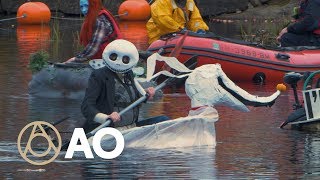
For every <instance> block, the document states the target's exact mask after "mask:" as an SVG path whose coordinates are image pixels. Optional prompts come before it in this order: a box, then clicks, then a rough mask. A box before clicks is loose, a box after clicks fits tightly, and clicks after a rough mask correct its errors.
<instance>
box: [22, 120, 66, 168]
mask: <svg viewBox="0 0 320 180" xmlns="http://www.w3.org/2000/svg"><path fill="white" fill-rule="evenodd" d="M30 130H31V133H30V136H29V138H27V139H28V140H27V143H26V146H25V148H24V149H23V148H22V146H21V143H22V142H21V140H22V138H23V137H24V134H29V133H27V132H28V131H30ZM48 132H54V134H53V135H51V134H49V133H48ZM26 136H27V135H26ZM43 138H44V139H43ZM37 140H38V141H40V140H42V141H43V140H45V143H42V144H41V147H39V146H38V145H37V146H36V148H35V147H33V146H35V144H37V143H36V141H37ZM40 142H41V141H40ZM17 144H18V150H19V153H20V154H21V156H22V157H23V159H24V160H26V161H27V162H29V163H31V164H33V165H45V164H48V163H50V162H52V161H53V160H55V159H56V158H57V156H58V155H59V152H60V149H61V144H62V141H61V136H60V134H59V132H58V130H57V129H56V128H55V127H54V126H53V125H51V124H50V123H47V122H45V121H35V122H32V123H29V124H27V125H26V126H25V127H24V128H23V129H22V130H21V131H20V133H19V136H18V141H17ZM52 150H53V153H52V152H51V151H52Z"/></svg>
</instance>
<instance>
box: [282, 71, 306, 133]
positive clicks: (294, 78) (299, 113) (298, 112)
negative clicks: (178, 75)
mask: <svg viewBox="0 0 320 180" xmlns="http://www.w3.org/2000/svg"><path fill="white" fill-rule="evenodd" d="M302 78H303V75H302V74H300V73H296V72H289V73H286V74H285V75H284V77H283V79H284V82H285V83H287V84H289V85H290V86H291V88H292V90H293V94H294V99H295V104H293V110H294V112H293V113H291V114H290V115H289V117H288V119H287V120H286V121H284V122H283V123H282V124H281V125H280V128H283V127H284V126H286V125H287V124H288V123H289V122H293V121H298V120H300V119H301V118H304V117H305V114H306V113H305V111H304V109H303V108H302V105H301V104H300V101H299V98H298V93H297V86H298V82H299V81H300V80H301V79H302Z"/></svg>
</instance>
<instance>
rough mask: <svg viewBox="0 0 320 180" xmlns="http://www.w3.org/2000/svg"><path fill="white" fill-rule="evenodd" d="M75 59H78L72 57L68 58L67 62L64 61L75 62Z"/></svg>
mask: <svg viewBox="0 0 320 180" xmlns="http://www.w3.org/2000/svg"><path fill="white" fill-rule="evenodd" d="M75 60H76V57H72V58H70V59H68V60H67V61H65V62H63V63H64V64H67V63H73V62H75Z"/></svg>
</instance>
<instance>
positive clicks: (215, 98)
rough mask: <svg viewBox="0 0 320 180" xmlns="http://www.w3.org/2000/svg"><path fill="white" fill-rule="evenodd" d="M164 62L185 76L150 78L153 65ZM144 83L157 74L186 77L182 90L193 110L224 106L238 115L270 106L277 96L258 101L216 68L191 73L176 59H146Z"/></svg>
mask: <svg viewBox="0 0 320 180" xmlns="http://www.w3.org/2000/svg"><path fill="white" fill-rule="evenodd" d="M156 60H158V61H164V62H165V63H167V64H168V65H169V66H170V67H171V68H173V69H175V70H177V71H179V72H184V73H187V74H184V75H180V76H175V75H173V74H171V73H170V72H168V71H160V72H158V73H157V74H155V75H153V76H152V74H153V72H154V68H155V64H156V63H155V62H156ZM147 62H148V65H147V80H148V81H150V80H151V79H153V78H155V77H157V76H159V75H160V74H163V75H166V76H170V77H177V78H181V77H185V76H188V78H187V80H186V83H185V90H186V93H187V95H188V96H189V98H190V99H191V106H192V108H193V109H196V108H199V107H213V106H214V105H226V106H229V107H232V108H234V109H237V110H241V111H246V112H247V111H249V109H248V108H247V107H246V105H251V106H271V105H272V104H273V103H274V102H275V100H276V98H277V97H278V96H279V95H280V91H279V90H277V91H276V92H275V93H274V94H272V95H271V96H269V97H258V96H254V95H251V94H249V93H248V92H246V91H245V90H243V89H241V88H240V87H238V86H237V85H235V84H234V83H233V82H232V81H231V80H230V79H229V78H228V77H227V75H226V74H225V73H224V72H223V71H222V69H221V66H220V64H206V65H203V66H201V67H198V68H196V69H195V70H189V69H188V68H186V67H185V66H184V65H183V64H182V63H180V62H179V61H178V60H177V59H176V58H172V57H163V56H160V55H159V54H157V53H155V54H153V55H152V56H150V57H149V58H148V61H147Z"/></svg>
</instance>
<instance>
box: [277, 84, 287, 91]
mask: <svg viewBox="0 0 320 180" xmlns="http://www.w3.org/2000/svg"><path fill="white" fill-rule="evenodd" d="M277 90H278V91H281V92H284V91H286V90H287V87H286V85H284V84H278V85H277Z"/></svg>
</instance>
